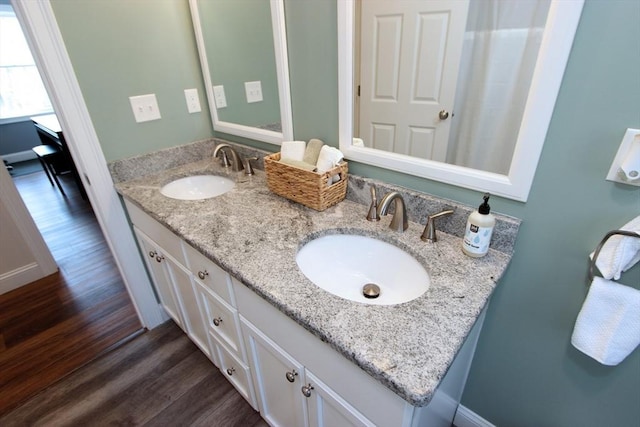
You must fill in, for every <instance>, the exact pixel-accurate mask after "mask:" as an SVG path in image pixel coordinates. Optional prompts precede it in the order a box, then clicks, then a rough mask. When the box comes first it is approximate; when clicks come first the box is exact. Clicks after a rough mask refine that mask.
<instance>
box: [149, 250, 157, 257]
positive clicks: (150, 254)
mask: <svg viewBox="0 0 640 427" xmlns="http://www.w3.org/2000/svg"><path fill="white" fill-rule="evenodd" d="M156 255H158V252H156V251H149V256H150V257H151V258H155V257H156Z"/></svg>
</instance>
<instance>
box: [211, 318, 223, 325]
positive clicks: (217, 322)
mask: <svg viewBox="0 0 640 427" xmlns="http://www.w3.org/2000/svg"><path fill="white" fill-rule="evenodd" d="M220 323H222V317H216V318H215V319H213V324H214V325H215V326H220Z"/></svg>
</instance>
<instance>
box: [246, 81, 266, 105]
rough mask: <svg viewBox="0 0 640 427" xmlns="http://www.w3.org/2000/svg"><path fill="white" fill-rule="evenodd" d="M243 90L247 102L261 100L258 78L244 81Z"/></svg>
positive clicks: (260, 85) (260, 86)
mask: <svg viewBox="0 0 640 427" xmlns="http://www.w3.org/2000/svg"><path fill="white" fill-rule="evenodd" d="M244 90H245V92H246V93H247V103H249V104H250V103H252V102H260V101H262V84H261V83H260V80H258V81H255V82H244Z"/></svg>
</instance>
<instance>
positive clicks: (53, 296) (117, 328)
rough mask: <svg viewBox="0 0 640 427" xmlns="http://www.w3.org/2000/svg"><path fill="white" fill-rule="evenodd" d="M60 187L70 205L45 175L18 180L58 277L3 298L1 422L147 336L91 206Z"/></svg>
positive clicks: (68, 180)
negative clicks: (119, 347)
mask: <svg viewBox="0 0 640 427" xmlns="http://www.w3.org/2000/svg"><path fill="white" fill-rule="evenodd" d="M61 181H62V185H63V187H64V189H65V192H66V193H67V197H63V196H62V194H61V193H60V192H59V191H58V190H57V188H55V187H52V186H51V184H50V183H49V181H48V180H47V178H46V176H45V174H44V172H38V173H34V174H29V175H24V176H19V177H15V178H14V183H15V184H16V187H17V188H18V190H19V192H20V194H21V196H22V198H23V200H24V201H25V204H26V205H27V208H28V209H29V211H30V213H31V215H32V217H33V218H34V220H35V222H36V224H37V226H38V228H39V230H40V232H41V234H42V235H43V237H44V239H45V241H46V243H47V245H48V246H49V249H50V250H51V252H52V254H53V257H54V259H55V260H56V263H57V264H58V267H59V272H58V273H56V274H53V275H51V276H48V277H45V278H43V279H40V280H38V281H36V282H34V283H31V284H28V285H26V286H23V287H21V288H18V289H16V290H14V291H12V292H9V293H6V294H4V295H0V415H1V414H3V413H6V412H7V411H9V410H11V409H12V408H15V407H16V406H17V405H19V404H20V403H21V402H24V401H25V400H26V399H27V398H29V397H31V396H33V395H35V394H36V393H38V392H39V391H41V390H43V389H45V388H46V387H48V386H50V385H51V384H53V383H55V382H56V381H58V380H59V379H60V378H63V377H64V376H66V375H68V374H69V373H70V372H73V371H74V370H76V369H78V368H79V367H80V366H83V365H85V364H86V363H88V362H90V361H91V360H93V359H95V358H96V357H98V356H99V355H101V354H104V353H105V352H106V351H107V350H108V349H110V348H111V347H112V346H114V345H116V344H117V343H119V342H122V340H124V339H126V338H127V337H130V336H131V335H132V334H136V333H138V332H141V331H142V327H141V325H140V322H139V320H138V317H137V315H136V312H135V309H134V307H133V305H132V303H131V300H130V298H129V295H128V293H127V292H126V289H125V287H124V284H123V282H122V278H121V276H120V274H119V272H118V269H117V268H116V265H115V262H114V260H113V257H112V256H111V253H110V252H109V250H108V248H107V246H106V242H105V240H104V236H103V235H102V232H101V230H100V228H99V226H98V224H97V222H96V219H95V216H94V214H93V211H92V209H91V205H90V204H89V202H87V201H85V200H83V199H82V198H81V196H80V193H79V191H78V189H77V188H76V186H75V183H74V181H73V179H72V177H71V176H70V175H66V176H62V177H61ZM1 424H3V423H0V425H1Z"/></svg>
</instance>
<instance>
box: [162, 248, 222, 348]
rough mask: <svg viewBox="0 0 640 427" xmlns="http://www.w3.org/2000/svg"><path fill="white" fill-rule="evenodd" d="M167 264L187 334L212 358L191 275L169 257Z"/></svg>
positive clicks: (167, 257)
mask: <svg viewBox="0 0 640 427" xmlns="http://www.w3.org/2000/svg"><path fill="white" fill-rule="evenodd" d="M165 262H166V263H167V267H168V269H169V273H170V274H171V278H172V281H173V285H174V289H175V293H176V296H177V297H178V304H179V305H180V312H181V314H182V318H183V320H184V323H185V325H184V326H185V329H186V331H187V334H188V335H189V338H191V340H192V341H193V342H194V343H196V345H197V346H198V347H200V350H202V351H203V352H204V353H205V354H206V355H207V356H208V357H209V358H211V351H210V349H209V339H208V337H207V329H206V327H205V323H204V320H203V318H202V316H201V315H200V309H199V307H198V299H197V297H196V293H195V289H194V283H193V281H192V279H191V273H190V272H189V271H188V270H187V269H185V268H184V267H183V266H181V265H180V264H178V263H177V262H176V261H175V260H174V259H172V258H171V257H169V256H166V257H165Z"/></svg>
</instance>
